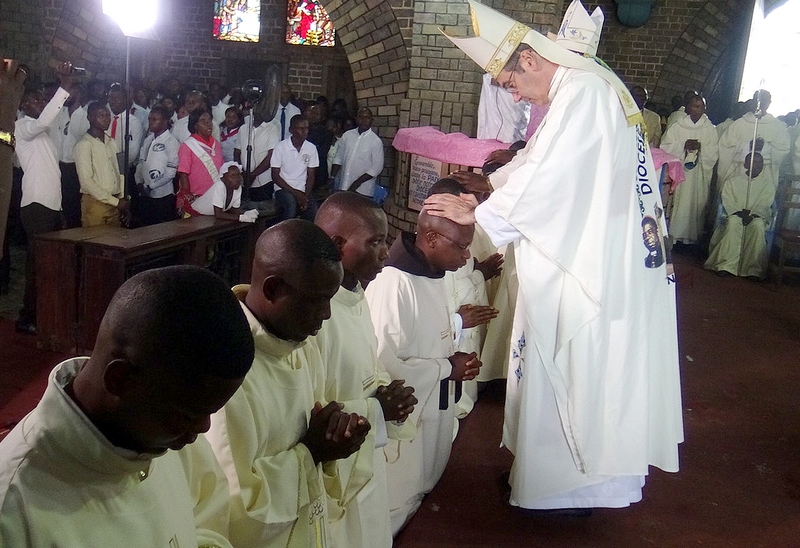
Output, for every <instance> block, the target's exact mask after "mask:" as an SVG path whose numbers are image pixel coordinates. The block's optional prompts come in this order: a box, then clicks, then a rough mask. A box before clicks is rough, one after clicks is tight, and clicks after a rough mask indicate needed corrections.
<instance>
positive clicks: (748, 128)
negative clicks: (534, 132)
mask: <svg viewBox="0 0 800 548" xmlns="http://www.w3.org/2000/svg"><path fill="white" fill-rule="evenodd" d="M632 91H633V90H632ZM634 97H636V95H635V94H634ZM771 99H772V97H771V94H770V92H769V91H767V90H763V89H762V90H757V91H756V92H755V93H754V95H753V98H752V99H749V100H747V101H743V102H740V103H738V104H737V105H736V106H735V107H734V109H733V112H732V114H731V116H730V117H729V118H727V119H726V120H724V121H723V122H721V123H720V124H719V125H716V126H715V125H714V124H713V123H712V122H711V120H709V118H708V116H706V114H705V110H706V101H705V98H704V97H703V96H702V94H700V93H698V92H697V91H694V90H689V91H687V92H686V93H685V94H684V97H683V100H682V102H683V105H682V106H680V108H678V109H676V110H675V111H674V112H672V113H671V114H670V115H669V117H667V118H666V119H663V121H664V131H663V135H662V134H661V131H660V128H658V129H657V130H656V131H652V132H650V131H649V135H651V137H652V136H655V135H659V137H658V138H656V139H655V140H654V141H651V144H652V145H653V146H658V147H660V148H661V149H663V150H664V151H666V152H668V153H670V154H672V155H673V156H676V157H677V158H679V159H680V161H681V163H682V165H683V169H684V174H685V177H686V179H685V181H683V182H681V183H680V184H679V185H675V186H674V187H673V188H672V191H671V193H670V197H669V200H668V201H667V203H666V204H665V205H666V207H667V217H668V219H669V233H670V237H671V243H675V244H676V245H677V246H681V247H684V248H686V249H688V250H690V251H693V252H695V253H696V254H699V255H706V256H707V259H706V261H705V266H706V268H707V269H709V270H712V271H714V272H716V273H717V274H719V275H720V276H730V275H734V276H741V277H746V278H749V279H752V280H762V279H764V278H765V277H766V274H767V261H768V252H769V239H770V238H769V231H770V229H771V228H774V223H775V219H776V213H777V211H776V210H777V207H776V205H777V201H776V200H777V199H778V198H779V189H780V188H782V185H790V184H791V181H790V178H791V177H792V176H793V175H794V174H795V173H800V163H799V162H800V149H798V148H797V147H798V145H800V142H798V140H797V136H798V131H797V130H798V127H797V113H796V112H791V113H789V114H787V115H785V116H780V117H778V118H776V117H774V116H773V115H772V114H770V113H769V112H768V109H769V106H770V103H771ZM676 102H677V101H676ZM640 104H641V103H640ZM643 112H646V108H645V109H643ZM646 120H647V117H645V121H646ZM653 123H654V124H657V123H658V118H656V119H655V121H654V122H653ZM647 127H648V130H650V127H651V126H650V125H648V126H647ZM706 249H707V251H708V252H707V254H706V253H705V252H706Z"/></svg>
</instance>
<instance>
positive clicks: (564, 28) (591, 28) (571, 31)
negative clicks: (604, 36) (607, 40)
mask: <svg viewBox="0 0 800 548" xmlns="http://www.w3.org/2000/svg"><path fill="white" fill-rule="evenodd" d="M604 20H605V17H604V16H603V10H601V9H600V6H598V7H596V8H594V11H593V12H592V15H591V17H590V16H589V12H587V11H586V8H584V7H583V4H581V3H580V1H579V0H572V4H570V5H569V7H568V8H567V12H566V13H565V14H564V19H563V20H562V21H561V27H560V28H559V29H558V34H556V35H548V37H549V38H550V39H552V40H554V41H555V42H556V44H560V45H562V46H564V47H565V48H567V49H568V50H570V51H574V52H577V53H582V54H583V55H588V56H589V57H594V56H595V55H597V45H598V44H599V43H600V33H601V32H603V21H604Z"/></svg>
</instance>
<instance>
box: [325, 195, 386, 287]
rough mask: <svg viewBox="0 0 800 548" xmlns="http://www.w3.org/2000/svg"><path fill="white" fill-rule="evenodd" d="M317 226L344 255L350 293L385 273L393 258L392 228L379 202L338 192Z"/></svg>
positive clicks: (345, 279) (346, 280)
mask: <svg viewBox="0 0 800 548" xmlns="http://www.w3.org/2000/svg"><path fill="white" fill-rule="evenodd" d="M315 223H316V224H317V226H319V227H320V228H322V229H323V230H324V231H325V232H326V233H327V234H328V236H330V237H331V239H333V242H334V243H335V244H336V246H337V247H338V248H339V251H340V253H341V254H342V266H343V267H344V278H343V280H342V286H344V287H345V288H346V289H349V290H353V289H355V287H356V285H357V284H358V282H359V281H360V282H361V283H362V284H366V283H369V282H370V281H372V280H374V279H375V277H376V276H377V275H378V273H379V272H380V271H381V270H383V265H384V262H385V261H386V257H387V256H388V255H389V247H388V244H387V242H386V237H387V235H388V231H389V225H388V222H387V220H386V214H385V213H384V212H383V209H381V207H380V206H379V205H377V204H376V203H375V202H373V201H372V200H370V199H369V198H366V197H365V196H361V195H360V194H357V193H355V192H338V193H336V194H333V195H332V196H331V197H329V198H328V199H327V200H325V202H323V204H322V206H321V207H320V208H319V211H318V212H317V217H316V219H315Z"/></svg>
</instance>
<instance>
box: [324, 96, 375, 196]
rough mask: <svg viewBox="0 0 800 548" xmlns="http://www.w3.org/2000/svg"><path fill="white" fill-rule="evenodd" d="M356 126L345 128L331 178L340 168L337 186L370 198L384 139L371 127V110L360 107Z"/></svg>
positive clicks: (373, 190)
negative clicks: (348, 129) (347, 129)
mask: <svg viewBox="0 0 800 548" xmlns="http://www.w3.org/2000/svg"><path fill="white" fill-rule="evenodd" d="M356 122H357V123H358V127H356V128H353V129H351V130H350V131H346V132H345V133H344V135H342V140H341V143H340V144H339V148H338V150H337V151H336V158H335V159H334V160H333V169H332V170H331V175H330V178H331V180H333V179H335V178H336V176H337V175H339V170H341V171H342V173H341V177H340V181H339V190H349V191H352V192H358V193H359V194H361V195H363V196H368V197H370V198H372V196H373V195H374V193H375V184H376V177H378V175H380V174H381V171H383V141H381V138H380V137H378V136H377V135H376V134H375V132H373V131H372V127H371V126H372V111H371V110H370V109H368V108H362V109H361V110H359V111H358V116H356Z"/></svg>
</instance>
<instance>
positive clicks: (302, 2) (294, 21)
mask: <svg viewBox="0 0 800 548" xmlns="http://www.w3.org/2000/svg"><path fill="white" fill-rule="evenodd" d="M286 21H287V24H286V43H288V44H302V45H307V46H334V45H336V29H334V28H333V23H332V22H331V18H330V17H328V12H326V11H325V8H323V7H322V6H321V5H320V3H319V2H317V1H316V0H288V3H287V10H286Z"/></svg>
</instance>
